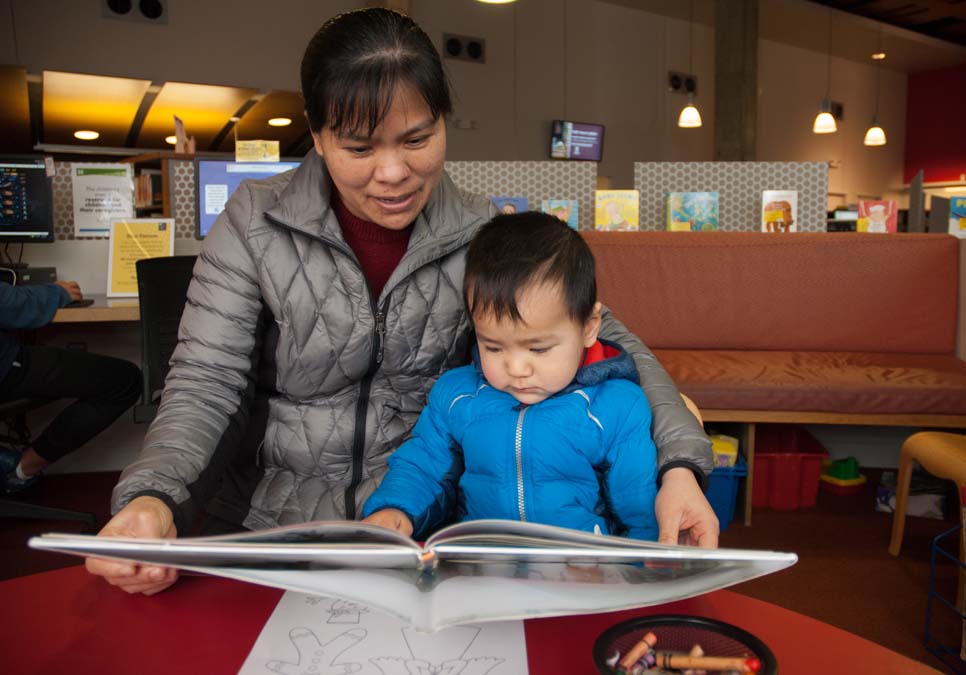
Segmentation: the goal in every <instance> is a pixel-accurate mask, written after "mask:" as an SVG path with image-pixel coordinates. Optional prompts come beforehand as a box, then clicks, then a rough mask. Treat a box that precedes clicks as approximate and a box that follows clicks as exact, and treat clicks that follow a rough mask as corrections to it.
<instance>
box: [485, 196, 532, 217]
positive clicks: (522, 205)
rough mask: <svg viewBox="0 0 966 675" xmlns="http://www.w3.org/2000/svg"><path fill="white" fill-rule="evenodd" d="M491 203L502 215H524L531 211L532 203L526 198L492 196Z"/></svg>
mask: <svg viewBox="0 0 966 675" xmlns="http://www.w3.org/2000/svg"><path fill="white" fill-rule="evenodd" d="M490 201H491V202H493V204H495V205H496V208H498V209H499V210H500V213H523V212H524V211H529V210H530V202H528V201H527V198H526V197H497V196H491V197H490Z"/></svg>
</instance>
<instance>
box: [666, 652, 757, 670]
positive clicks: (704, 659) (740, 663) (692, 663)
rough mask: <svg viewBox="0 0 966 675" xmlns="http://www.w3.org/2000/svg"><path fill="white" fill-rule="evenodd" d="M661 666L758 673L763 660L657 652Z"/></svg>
mask: <svg viewBox="0 0 966 675" xmlns="http://www.w3.org/2000/svg"><path fill="white" fill-rule="evenodd" d="M655 656H657V665H658V667H659V668H673V669H677V670H685V669H687V668H696V669H700V670H738V671H741V672H745V671H751V672H753V673H757V672H758V671H759V670H760V669H761V661H759V660H758V659H749V658H744V657H727V656H690V655H688V654H681V653H675V652H657V653H656V654H655Z"/></svg>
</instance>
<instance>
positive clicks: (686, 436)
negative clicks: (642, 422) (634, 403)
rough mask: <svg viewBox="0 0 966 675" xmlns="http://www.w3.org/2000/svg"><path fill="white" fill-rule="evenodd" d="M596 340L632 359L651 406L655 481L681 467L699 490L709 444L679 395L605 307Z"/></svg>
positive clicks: (646, 351)
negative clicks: (616, 347) (615, 346)
mask: <svg viewBox="0 0 966 675" xmlns="http://www.w3.org/2000/svg"><path fill="white" fill-rule="evenodd" d="M601 318H602V321H601V326H600V337H602V338H605V339H607V340H611V341H613V342H616V343H618V344H619V345H620V346H621V347H623V348H624V349H625V350H627V351H628V352H629V353H630V354H631V356H633V357H634V362H635V363H636V364H637V372H638V374H639V375H640V377H641V387H642V388H643V389H644V393H645V394H646V395H647V400H648V402H649V403H650V405H651V414H652V415H653V418H654V419H653V421H652V426H651V435H652V436H653V438H654V444H655V445H656V446H657V463H658V467H659V473H658V480H660V478H661V477H662V476H663V475H664V473H665V472H666V471H667V470H668V469H672V468H674V467H678V466H683V467H686V468H689V469H691V470H692V471H694V474H695V477H696V478H697V479H698V483H699V484H700V485H701V487H702V489H704V488H706V487H707V480H708V478H707V476H708V474H709V473H711V469H712V467H713V462H712V455H711V440H710V439H709V438H708V436H707V434H705V433H704V429H703V428H702V427H701V425H700V424H699V423H698V420H697V419H695V417H694V415H692V414H691V411H690V410H688V409H687V406H685V405H684V401H683V400H682V399H681V394H680V393H678V389H677V387H676V386H675V385H674V382H673V381H672V380H671V377H670V376H669V375H668V374H667V371H666V370H664V367H663V366H662V365H661V363H660V362H659V361H658V360H657V358H655V356H654V354H652V353H651V350H649V349H648V348H647V347H645V346H644V343H643V342H641V340H640V339H639V338H638V337H637V336H636V335H634V334H633V333H631V332H630V331H628V330H627V328H625V327H624V324H622V323H621V322H620V321H618V320H617V319H615V318H614V316H613V315H612V314H611V313H610V310H608V309H607V308H606V307H604V308H603V310H602V316H601Z"/></svg>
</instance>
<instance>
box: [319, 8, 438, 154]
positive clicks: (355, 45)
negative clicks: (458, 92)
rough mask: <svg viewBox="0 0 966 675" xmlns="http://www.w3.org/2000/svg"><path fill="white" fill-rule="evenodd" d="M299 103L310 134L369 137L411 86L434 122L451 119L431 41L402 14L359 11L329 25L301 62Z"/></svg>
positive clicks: (333, 19) (383, 11)
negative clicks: (397, 95) (302, 101)
mask: <svg viewBox="0 0 966 675" xmlns="http://www.w3.org/2000/svg"><path fill="white" fill-rule="evenodd" d="M301 76H302V96H303V98H304V99H305V112H306V114H307V115H308V118H309V127H310V129H311V130H312V131H315V132H318V131H321V130H322V128H323V127H328V128H329V129H333V130H335V131H338V132H342V133H346V134H361V133H363V132H365V135H366V136H371V135H372V133H373V131H374V130H375V128H376V127H377V126H378V125H379V123H380V122H381V121H382V119H383V118H384V117H385V116H386V113H387V112H388V110H389V107H390V106H391V105H392V99H393V94H394V93H395V91H396V88H397V87H398V86H399V85H401V84H405V85H409V86H410V87H412V88H413V89H414V90H415V91H416V92H418V93H419V95H420V96H422V98H423V100H424V101H425V102H426V105H427V106H428V107H429V110H430V112H431V113H432V115H433V119H438V118H439V117H440V116H441V115H443V116H445V115H448V114H449V113H450V112H452V109H453V104H452V101H451V100H450V89H449V82H448V81H447V79H446V74H445V73H444V72H443V64H442V62H441V61H440V59H439V52H437V51H436V48H435V47H434V46H433V43H432V41H431V40H430V39H429V36H428V35H426V33H424V32H423V30H422V29H421V28H420V27H419V26H418V25H417V24H416V22H415V21H413V20H412V19H410V18H409V17H408V16H405V15H404V14H400V13H399V12H396V11H393V10H391V9H383V8H371V9H360V10H355V11H352V12H346V13H344V14H339V15H338V16H335V17H333V18H331V19H329V20H328V21H326V22H325V23H324V24H323V25H322V27H321V28H320V29H319V31H318V32H317V33H316V34H315V37H313V38H312V40H311V41H310V42H309V44H308V46H307V47H306V48H305V55H304V56H303V57H302V70H301Z"/></svg>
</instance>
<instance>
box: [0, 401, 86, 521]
mask: <svg viewBox="0 0 966 675" xmlns="http://www.w3.org/2000/svg"><path fill="white" fill-rule="evenodd" d="M47 403H50V401H49V400H47V399H36V398H18V399H14V400H13V401H7V402H6V403H0V420H2V421H3V423H4V427H5V429H4V431H3V432H0V442H3V443H7V444H9V445H13V446H19V447H26V446H29V445H30V442H31V436H30V428H29V427H28V426H27V413H28V412H29V411H31V410H33V409H34V408H39V407H41V406H43V405H46V404H47ZM0 518H34V519H39V520H76V521H79V522H82V523H84V524H86V525H87V530H88V531H90V532H96V531H97V518H96V517H95V516H94V514H93V513H86V512H83V511H71V510H69V509H59V508H55V507H53V506H42V505H40V504H31V503H29V502H22V501H17V500H13V499H0Z"/></svg>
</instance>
